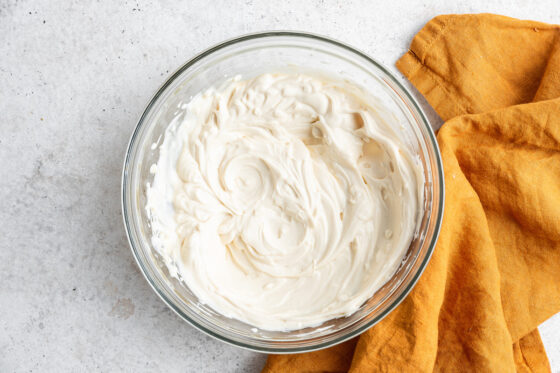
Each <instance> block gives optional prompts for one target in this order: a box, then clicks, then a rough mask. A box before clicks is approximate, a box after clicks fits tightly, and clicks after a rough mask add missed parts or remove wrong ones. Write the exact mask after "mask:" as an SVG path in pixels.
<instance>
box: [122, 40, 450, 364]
mask: <svg viewBox="0 0 560 373" xmlns="http://www.w3.org/2000/svg"><path fill="white" fill-rule="evenodd" d="M270 37H294V38H302V39H311V40H314V41H319V42H324V43H326V44H332V45H334V46H335V47H339V48H342V49H345V50H347V51H349V52H351V53H353V54H355V55H357V56H359V57H361V58H363V59H364V60H366V61H367V62H368V63H371V64H373V65H374V66H375V67H376V68H378V69H379V70H381V71H382V72H383V73H384V74H385V75H386V77H387V78H388V79H389V80H390V81H391V83H393V84H395V85H396V86H397V88H398V89H400V90H401V92H402V93H403V94H404V95H405V96H406V98H407V99H408V101H409V103H410V104H411V105H412V107H413V109H414V110H415V111H416V112H417V114H418V116H419V118H420V120H421V122H422V124H423V125H424V127H425V129H426V130H427V133H428V138H429V140H430V141H429V142H430V145H431V146H432V149H433V151H434V154H435V163H436V171H437V174H438V175H439V183H438V184H439V185H438V187H439V188H438V189H439V196H438V197H439V201H440V203H439V206H438V210H437V211H436V215H435V226H434V232H433V235H432V237H431V241H430V243H429V246H428V251H427V253H426V255H425V257H424V258H423V259H422V262H421V263H420V265H419V267H418V270H417V271H416V272H415V273H414V274H413V275H412V278H411V280H410V282H409V283H408V285H407V286H406V288H405V289H404V290H403V292H402V293H401V294H399V295H398V296H397V297H396V299H395V300H394V301H393V303H391V304H390V305H389V306H388V307H387V308H386V309H385V310H384V311H383V312H382V313H381V314H379V315H378V316H376V317H374V318H373V319H371V320H370V321H368V322H367V323H365V324H364V325H362V326H361V327H359V328H356V329H355V330H353V331H351V332H349V333H347V334H345V335H343V336H342V337H339V338H336V339H333V340H332V341H327V342H322V343H318V344H316V345H310V346H303V347H287V348H281V349H279V348H274V347H263V346H255V345H251V344H248V343H243V342H240V341H237V340H235V339H232V338H229V337H226V336H224V335H222V334H219V333H216V332H214V331H212V330H209V329H207V328H206V327H204V326H203V325H200V324H199V323H197V322H196V321H195V320H193V319H191V318H190V317H189V316H187V315H186V314H185V313H183V312H182V310H181V309H180V308H179V307H177V306H176V305H175V304H174V302H173V301H172V300H170V299H168V298H167V296H166V295H165V294H164V293H163V292H162V291H161V290H160V289H159V287H158V286H156V284H155V283H154V281H153V280H152V279H151V277H150V276H149V275H148V273H147V269H146V268H145V266H144V264H143V262H142V260H141V258H140V254H139V253H138V249H137V248H136V246H135V243H134V241H133V239H132V238H131V231H132V227H131V226H132V223H131V222H130V220H131V219H132V217H129V216H128V214H127V211H128V209H127V185H128V183H127V176H128V175H129V174H130V172H129V170H130V169H131V167H132V166H133V165H132V162H130V157H131V150H132V148H133V145H134V144H135V141H136V140H137V137H138V133H139V131H140V129H141V128H142V127H143V126H144V124H145V118H146V116H147V115H148V114H149V113H150V110H151V109H152V107H153V106H154V105H155V104H156V102H157V101H158V99H159V97H160V96H161V95H162V94H163V93H164V92H165V90H166V89H167V87H168V86H169V85H171V84H172V83H173V82H174V81H175V80H176V79H177V78H178V77H179V76H180V75H181V74H182V73H183V72H184V71H186V70H187V69H188V68H189V67H191V66H192V65H194V64H195V63H197V62H198V61H200V60H202V59H203V58H205V57H207V56H209V55H211V54H212V53H214V52H216V51H219V50H221V49H223V48H226V47H229V46H232V45H234V44H237V43H241V42H244V41H249V40H254V39H265V38H270ZM123 163H124V164H123V170H122V174H121V212H122V217H123V223H124V227H125V231H126V237H127V240H128V243H129V246H130V249H131V251H132V254H133V256H134V259H135V261H136V264H137V265H138V267H139V268H140V272H142V275H143V276H144V278H145V279H146V281H147V282H148V284H149V285H150V287H151V288H152V289H153V290H154V292H155V293H156V294H157V295H158V296H159V298H160V299H161V300H162V301H163V302H164V303H165V304H166V305H167V306H168V307H169V308H170V309H171V310H173V312H175V313H176V314H177V315H178V316H179V317H180V318H181V319H183V320H184V321H186V322H187V323H188V324H190V325H191V326H193V327H195V328H196V329H198V330H200V331H202V332H203V333H205V334H206V335H208V336H210V337H213V338H215V339H217V340H219V341H221V342H225V343H227V344H229V345H232V346H236V347H240V348H243V349H246V350H250V351H255V352H261V353H274V354H289V353H303V352H310V351H316V350H321V349H324V348H328V347H332V346H335V345H337V344H340V343H343V342H345V341H347V340H349V339H351V338H353V337H356V336H358V335H360V334H362V333H363V332H365V331H366V330H368V329H369V328H371V327H372V326H374V325H375V324H377V323H378V322H380V321H381V320H382V319H383V318H385V317H386V316H387V315H388V314H389V313H391V312H392V311H393V310H394V309H395V308H396V307H397V306H398V305H399V304H400V303H401V302H402V301H403V300H404V299H405V298H406V297H407V295H408V294H409V293H410V291H411V290H412V289H413V288H414V286H415V285H416V283H417V282H418V280H419V278H420V276H421V275H422V273H423V272H424V270H425V269H426V266H427V264H428V262H429V261H430V259H431V257H432V254H433V252H434V249H435V246H436V243H437V240H438V238H439V233H440V230H441V225H442V220H443V212H444V205H445V180H444V171H443V163H442V159H441V152H440V149H439V146H438V142H437V140H436V136H435V133H434V130H433V128H432V126H431V125H430V122H429V120H428V119H427V117H426V114H425V113H424V111H423V110H422V108H421V107H420V105H419V104H418V102H417V100H416V99H415V98H414V97H413V95H412V94H411V93H410V91H409V90H408V89H407V88H406V87H405V86H404V85H403V84H402V83H400V82H399V81H398V79H397V78H396V77H395V76H394V74H393V73H392V72H390V71H389V69H388V68H387V67H385V66H384V65H383V64H382V63H380V62H378V61H377V60H375V59H374V58H372V57H370V56H369V55H367V54H366V53H364V52H362V51H360V50H358V49H356V48H354V47H352V46H350V45H348V44H346V43H344V42H341V41H338V40H335V39H332V38H330V37H326V36H322V35H318V34H314V33H309V32H303V31H264V32H255V33H248V34H244V35H241V36H238V37H234V38H231V39H228V40H225V41H223V42H221V43H218V44H216V45H214V46H212V47H210V48H208V49H206V50H204V51H202V52H200V53H198V54H196V55H195V56H194V57H192V58H191V59H189V60H187V61H186V62H185V63H184V64H183V65H181V66H180V67H178V68H177V69H176V70H175V71H174V72H173V73H172V74H170V75H169V77H168V78H167V79H166V80H165V82H164V83H162V84H161V86H160V87H159V88H158V89H157V90H156V92H155V94H154V95H153V96H152V97H151V99H150V100H149V101H148V104H147V105H146V108H145V109H144V111H143V112H142V114H141V116H140V118H139V119H138V121H137V123H136V126H135V128H134V131H133V132H132V134H131V136H130V139H129V141H128V145H127V148H126V154H125V157H124V162H123Z"/></svg>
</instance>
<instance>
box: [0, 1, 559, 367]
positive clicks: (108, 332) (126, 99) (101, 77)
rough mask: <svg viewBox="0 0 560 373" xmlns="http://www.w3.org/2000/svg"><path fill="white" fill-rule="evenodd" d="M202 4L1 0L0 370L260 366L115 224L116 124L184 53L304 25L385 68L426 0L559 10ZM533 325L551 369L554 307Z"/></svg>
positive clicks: (536, 14) (428, 11)
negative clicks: (208, 328)
mask: <svg viewBox="0 0 560 373" xmlns="http://www.w3.org/2000/svg"><path fill="white" fill-rule="evenodd" d="M209 3H210V2H208V3H207V2H206V1H204V0H196V1H190V2H177V1H171V0H162V1H147V2H146V1H138V2H136V1H125V2H114V1H96V2H94V1H56V2H55V1H52V2H47V1H41V2H39V1H37V2H32V1H13V0H11V1H10V0H8V1H6V0H0V130H1V132H0V133H1V134H0V162H1V164H0V206H1V208H0V222H1V224H0V280H1V283H2V285H1V287H0V314H1V315H2V316H1V317H0V351H1V353H0V371H2V372H12V371H17V372H24V371H41V372H45V371H50V372H55V371H56V372H58V371H119V370H121V371H134V372H141V371H146V372H147V371H150V372H154V371H172V372H176V371H177V372H180V371H185V372H191V371H192V372H205V371H206V372H217V371H219V372H237V371H248V372H254V371H258V370H259V369H260V367H261V366H262V364H263V362H264V358H265V357H264V355H259V354H255V353H251V352H247V351H244V350H240V349H237V348H234V347H231V346H228V345H225V344H222V343H220V342H217V341H215V340H213V339H211V338H209V337H206V336H205V335H203V334H202V333H200V332H198V331H197V330H195V329H193V328H192V327H190V326H188V325H187V324H185V323H184V322H182V321H181V320H180V319H179V318H178V317H177V316H175V315H174V314H173V313H172V312H171V311H169V310H168V309H167V308H166V307H165V306H164V304H163V303H162V302H161V301H160V300H159V299H158V298H157V297H156V295H155V294H154V293H153V292H152V291H151V289H150V288H149V286H148V284H147V283H146V282H145V280H144V279H143V278H142V276H141V274H140V273H139V271H138V270H137V268H136V265H135V263H134V260H133V258H132V255H131V253H130V250H129V248H128V244H127V242H126V238H125V234H124V231H123V227H122V222H121V212H120V200H119V188H120V172H121V163H122V159H123V156H124V150H125V147H126V144H127V141H128V137H129V135H130V133H131V131H132V129H133V127H134V125H135V123H136V120H137V118H138V117H139V115H140V113H141V112H142V110H143V107H144V105H145V104H146V103H147V100H148V99H149V98H150V96H151V95H152V93H153V92H154V91H155V89H156V88H157V87H158V86H159V84H160V83H162V81H163V80H164V79H165V78H166V77H167V76H168V74H169V72H170V71H172V70H174V69H175V68H177V67H178V66H179V65H181V64H182V63H183V62H184V61H185V60H187V59H188V58H190V57H192V56H193V55H194V54H195V53H197V52H199V51H201V50H203V49H205V48H207V47H209V46H211V45H212V44H214V43H217V42H219V41H221V40H223V39H226V38H231V37H233V36H236V35H239V34H243V33H247V32H252V31H260V30H268V29H300V30H305V31H312V32H316V33H321V34H325V35H329V36H331V37H334V38H337V39H340V40H342V41H345V42H348V43H350V44H352V45H354V46H356V47H358V48H360V49H362V50H364V51H366V52H367V53H370V54H371V55H373V56H375V57H376V58H377V59H379V60H380V61H381V62H383V63H385V64H386V65H388V66H389V67H390V68H391V69H392V70H393V71H396V70H395V68H394V67H393V64H394V62H395V60H396V59H397V58H398V57H399V56H400V55H401V54H402V53H403V52H404V51H405V50H406V49H407V46H408V43H409V42H410V39H411V37H412V36H413V35H414V33H415V32H416V31H418V30H419V28H420V27H421V26H422V25H423V24H424V23H425V22H427V21H428V20H429V19H430V18H431V17H433V16H435V15H437V14H442V13H454V12H461V13H463V12H482V11H488V12H497V13H502V14H506V15H511V16H515V17H520V18H530V19H537V20H541V21H545V22H558V21H559V20H560V7H558V3H557V1H556V0H546V1H541V2H538V3H530V2H525V1H486V0H476V1H471V2H470V5H454V4H452V2H449V1H444V0H437V1H434V2H431V3H428V2H423V1H418V0H415V1H404V0H393V1H391V2H389V3H387V5H385V6H376V5H375V2H371V1H363V2H354V1H343V2H328V1H308V2H305V1H301V0H296V1H278V2H272V1H271V2H268V3H267V2H258V1H254V2H253V1H245V2H237V3H236V2H234V1H214V2H212V3H213V5H212V6H210V5H208V4H209ZM48 4H51V6H49V5H48ZM273 4H277V5H273ZM399 75H400V74H399ZM428 110H429V109H428ZM430 113H431V111H430ZM431 116H432V118H433V119H434V120H435V121H437V118H436V117H435V116H434V115H433V114H431ZM541 331H542V335H543V339H544V341H545V345H546V347H547V350H548V352H549V357H550V360H551V364H552V366H553V371H554V372H560V344H559V339H560V338H559V336H560V317H559V316H556V317H555V318H553V319H552V320H550V321H548V322H547V323H545V324H544V325H543V326H542V328H541Z"/></svg>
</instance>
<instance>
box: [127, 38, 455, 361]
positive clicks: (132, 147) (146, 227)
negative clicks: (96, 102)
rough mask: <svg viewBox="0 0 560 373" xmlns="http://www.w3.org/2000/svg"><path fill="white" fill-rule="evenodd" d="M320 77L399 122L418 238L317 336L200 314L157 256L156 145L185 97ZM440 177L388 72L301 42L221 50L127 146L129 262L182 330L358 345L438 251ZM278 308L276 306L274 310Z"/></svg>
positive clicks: (198, 66)
mask: <svg viewBox="0 0 560 373" xmlns="http://www.w3.org/2000/svg"><path fill="white" fill-rule="evenodd" d="M302 70H304V71H305V70H313V71H319V72H322V73H325V74H329V75H334V76H336V77H338V78H342V79H347V80H349V81H351V82H353V83H355V84H358V85H361V86H362V87H364V88H365V89H366V90H368V91H370V92H371V93H372V94H373V95H374V96H376V97H377V98H378V99H379V100H380V101H382V102H383V104H384V105H386V106H387V107H388V108H390V110H392V111H393V112H394V113H395V115H396V116H397V118H396V120H397V121H398V122H400V123H401V124H402V125H403V127H404V128H401V129H399V131H400V132H401V133H402V136H403V139H405V142H406V144H407V146H410V148H411V149H412V151H413V152H414V153H415V154H417V155H418V156H419V158H420V160H421V162H422V166H423V169H424V179H425V180H424V181H425V184H424V185H425V190H424V213H423V215H422V216H419V220H420V222H419V225H418V226H419V229H418V234H417V235H416V236H415V238H414V241H413V242H412V243H411V244H410V247H409V249H408V252H407V254H406V257H405V258H403V262H402V265H401V267H400V268H399V269H398V271H397V272H396V273H395V274H394V276H393V277H392V278H391V280H390V281H389V282H387V283H386V284H385V285H384V286H383V287H382V288H381V289H380V290H379V291H377V292H376V293H375V294H374V295H373V296H372V297H371V298H370V299H369V300H368V301H367V302H366V303H364V304H363V305H362V306H361V307H360V308H359V309H358V311H356V312H355V313H354V314H352V315H350V316H347V317H343V318H337V319H333V320H330V321H328V322H326V323H324V324H322V325H320V326H318V327H313V328H306V329H302V330H296V331H286V332H282V331H266V330H257V329H255V328H254V327H252V326H251V325H248V324H246V323H243V322H241V321H238V320H234V319H230V318H227V317H224V316H222V315H220V314H219V313H217V312H215V311H214V310H213V309H211V308H210V307H208V306H206V305H204V304H201V303H200V302H199V301H198V298H197V297H196V296H195V295H194V294H193V293H192V292H191V291H190V290H189V288H188V287H187V286H186V285H185V284H183V283H181V282H179V281H177V280H176V279H174V278H172V277H171V276H170V275H169V273H168V271H167V268H166V266H165V264H164V263H163V262H162V261H161V260H160V258H159V256H158V253H157V252H155V250H153V248H152V244H151V241H150V237H151V228H150V224H149V220H148V218H147V216H146V210H145V208H144V206H145V203H146V183H148V182H151V180H152V179H153V175H152V174H150V172H149V169H150V166H151V165H152V164H154V163H156V161H157V159H158V156H159V150H158V148H157V147H153V146H152V144H154V143H156V142H158V140H160V137H161V136H162V134H163V133H164V131H165V129H166V127H167V125H168V124H169V122H170V121H171V119H172V118H173V117H174V115H175V111H176V108H177V105H178V103H179V102H180V101H181V99H184V97H189V96H194V95H196V94H197V93H199V92H200V91H203V90H205V89H207V88H208V87H210V86H217V85H219V84H220V83H222V82H223V81H224V80H225V79H227V78H229V77H233V76H235V75H238V74H240V75H241V76H243V77H244V78H247V77H252V76H255V75H257V74H260V73H264V72H270V71H302ZM443 194H444V185H443V169H442V165H441V158H440V154H439V149H438V146H437V143H436V140H435V136H434V133H433V131H432V129H431V127H430V125H429V122H428V121H427V119H426V117H425V115H424V114H423V113H422V110H421V109H420V108H419V106H418V104H417V103H416V101H415V100H414V98H413V97H412V96H411V95H410V93H409V92H408V91H407V90H406V89H405V88H404V87H403V86H402V85H401V84H399V82H398V81H397V79H395V78H394V77H393V76H392V75H391V73H390V72H389V71H387V69H386V68H384V67H383V66H382V65H381V64H379V63H378V62H376V61H375V60H374V59H372V58H371V57H368V56H367V55H365V54H364V53H362V52H359V51H357V50H355V49H353V48H351V47H349V46H347V45H345V44H342V43H340V42H337V41H334V40H330V39H327V38H324V37H321V36H316V35H310V34H305V33H297V32H267V33H260V34H252V35H247V36H243V37H240V38H237V39H234V40H230V41H227V42H224V43H222V44H220V45H217V46H215V47H213V48H211V49H209V50H207V51H205V52H203V53H201V54H199V55H198V56H196V57H195V58H193V59H192V60H190V61H189V62H187V63H186V64H185V65H183V66H182V67H181V68H179V70H177V72H175V73H174V74H173V75H172V76H171V77H170V78H169V79H168V80H167V81H166V82H165V83H164V84H163V86H162V87H161V88H160V89H159V90H158V91H157V93H156V94H155V95H154V97H153V98H152V100H151V101H150V103H149V104H148V106H147V108H146V110H145V111H144V113H143V115H142V117H141V118H140V120H139V122H138V125H137V126H136V129H135V130H134V133H133V134H132V137H131V139H130V143H129V146H128V150H127V153H126V159H125V163H124V170H123V179H122V198H123V199H122V204H123V206H122V207H123V217H124V223H125V227H126V231H127V234H128V238H129V241H130V246H131V248H132V252H133V254H134V257H135V258H136V261H137V262H138V265H139V267H140V269H141V270H142V272H143V273H144V275H145V277H146V279H147V280H148V282H149V283H150V285H151V286H152V288H153V289H154V291H155V292H156V293H157V294H158V295H159V296H160V297H161V299H162V300H163V301H164V302H165V303H166V304H167V305H168V306H169V307H170V308H171V309H173V310H174V311H175V312H176V313H177V314H178V315H179V316H180V317H182V318H183V319H184V320H185V321H187V322H189V323H190V324H192V325H194V326H195V327H197V328H198V329H200V330H202V331H203V332H206V333H208V334H209V335H211V336H213V337H216V338H218V339H220V340H222V341H225V342H228V343H231V344H233V345H236V346H240V347H244V348H248V349H251V350H255V351H261V352H272V353H288V352H290V353H294V352H304V351H310V350H317V349H321V348H325V347H328V346H332V345H334V344H337V343H340V342H343V341H345V340H347V339H349V338H351V337H354V336H356V335H358V334H360V333H362V332H364V331H365V330H367V329H368V328H370V327H372V326H373V325H374V324H375V323H377V322H379V321H380V320H381V319H383V317H385V316H386V315H387V314H388V313H389V312H391V311H392V310H393V309H394V308H395V307H396V306H397V305H398V304H399V303H400V302H401V301H402V300H403V299H404V297H405V296H406V295H407V294H408V293H409V292H410V290H411V289H412V287H413V286H414V284H415V283H416V281H417V280H418V278H419V277H420V275H421V273H422V271H423V270H424V268H425V267H426V264H427V263H428V260H429V258H430V256H431V254H432V251H433V250H434V246H435V244H436V240H437V236H438V233H439V229H440V225H441V220H442V216H443V201H444V198H443ZM271 301H274V300H271Z"/></svg>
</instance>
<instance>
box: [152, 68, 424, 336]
mask: <svg viewBox="0 0 560 373" xmlns="http://www.w3.org/2000/svg"><path fill="white" fill-rule="evenodd" d="M399 126H400V123H399V122H398V121H397V120H396V118H395V117H394V116H392V115H390V114H389V113H388V112H387V111H386V110H385V109H384V108H383V107H382V106H381V105H380V104H379V103H377V102H376V101H375V100H374V99H373V98H372V97H371V96H369V95H368V94H366V93H365V92H364V91H362V90H361V89H360V88H358V87H356V86H354V85H351V84H349V83H344V82H341V81H335V80H330V79H327V78H325V77H323V76H319V75H317V76H315V75H306V74H264V75H260V76H258V77H256V78H252V79H248V80H241V79H240V78H239V77H237V78H235V79H231V80H229V81H228V82H226V83H225V84H224V85H222V86H221V87H219V88H217V89H214V88H211V89H209V90H207V91H206V92H204V93H202V94H199V95H197V96H196V97H194V98H193V99H192V100H191V101H190V102H189V103H188V104H184V105H183V106H182V107H181V110H180V112H179V113H178V115H177V116H176V118H175V120H174V121H173V122H172V123H171V124H170V126H169V127H168V129H167V131H166V133H165V136H164V141H163V143H162V145H161V146H160V149H159V150H160V157H159V160H158V162H157V164H155V165H154V166H152V172H153V173H154V180H153V183H152V184H151V185H149V186H148V189H147V205H146V208H147V211H148V215H149V217H150V220H151V224H152V231H153V236H152V243H153V245H154V247H155V248H156V250H157V251H158V252H159V254H160V255H161V256H162V258H163V259H164V261H165V263H166V265H167V266H168V268H169V271H170V272H171V274H172V275H174V276H176V277H178V278H179V279H181V281H183V282H184V283H185V284H186V285H187V286H188V287H189V288H190V289H191V291H193V293H194V294H195V295H196V296H197V297H198V298H199V299H200V301H201V302H202V303H205V304H207V305H209V306H210V307H212V308H213V309H215V310H216V311H217V312H219V313H221V314H223V315H225V316H228V317H232V318H236V319H239V320H241V321H244V322H247V323H249V324H251V325H253V326H256V327H258V328H262V329H267V330H294V329H300V328H304V327H309V326H316V325H319V324H321V323H323V322H325V321H327V320H329V319H332V318H336V317H341V316H346V315H350V314H352V313H353V312H355V311H356V310H357V309H358V308H359V307H360V306H361V305H362V304H363V303H364V302H365V301H366V300H367V299H368V298H370V297H371V296H372V295H373V294H374V292H375V291H376V290H378V289H379V288H380V287H381V286H382V285H383V284H384V283H385V282H387V281H388V280H389V279H390V278H391V276H392V275H393V274H394V273H395V271H396V270H397V268H398V267H399V265H400V263H401V261H402V259H403V257H404V255H405V253H406V251H407V249H408V247H409V245H410V242H411V241H412V239H413V236H414V234H415V232H416V228H417V220H418V216H420V215H421V212H422V200H423V177H422V167H421V164H420V161H419V159H417V158H416V157H415V156H414V155H413V153H412V152H411V151H410V150H409V147H408V146H406V145H405V143H404V141H403V140H402V138H403V135H402V133H400V127H399Z"/></svg>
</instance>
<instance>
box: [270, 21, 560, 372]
mask: <svg viewBox="0 0 560 373" xmlns="http://www.w3.org/2000/svg"><path fill="white" fill-rule="evenodd" d="M559 34H560V28H559V27H558V26H555V25H547V24H543V23H539V22H533V21H521V20H516V19H512V18H508V17H503V16H497V15H491V14H477V15H447V16H439V17H436V18H434V19H433V20H431V21H430V22H429V23H428V24H427V25H426V26H425V27H424V28H423V29H422V30H420V31H419V32H418V34H417V35H416V36H415V37H414V39H413V41H412V43H411V46H410V50H409V51H408V52H407V53H406V54H405V55H404V56H403V57H402V58H401V59H400V60H399V61H398V62H397V67H398V68H399V70H400V71H401V72H402V73H403V74H404V75H405V76H406V77H407V78H408V79H409V80H410V81H411V82H412V83H413V85H414V86H415V87H416V88H417V89H418V90H419V92H420V93H422V94H423V95H424V96H425V97H426V99H427V100H428V102H429V103H430V104H431V105H432V106H433V107H434V109H435V110H436V112H437V113H438V114H439V115H440V116H441V117H442V118H443V119H444V120H446V123H445V124H444V125H443V127H442V128H441V130H440V131H439V133H438V143H439V145H440V150H441V154H442V160H443V165H444V172H445V182H446V200H445V215H444V220H443V224H442V229H441V233H440V238H439V241H438V244H437V246H436V249H435V251H434V254H433V256H432V259H431V261H430V263H429V264H428V266H427V268H426V270H425V272H424V274H423V275H422V277H421V278H420V280H419V282H418V284H417V285H416V287H415V288H414V290H413V291H412V292H411V293H410V295H409V296H408V297H407V298H406V299H405V300H404V301H403V303H402V304H401V305H399V307H397V309H395V310H394V311H393V312H392V313H391V314H390V315H388V316H387V317H386V318H385V319H384V320H383V321H381V322H380V323H378V324H377V325H375V326H374V327H373V328H371V329H370V330H369V331H367V332H365V333H363V334H362V335H361V336H360V337H359V338H358V339H357V340H356V339H355V340H353V341H350V342H346V343H344V344H342V345H339V346H335V347H333V348H331V349H327V350H323V351H318V352H314V353H311V354H300V355H282V356H280V355H277V356H275V355H271V356H270V357H269V360H268V362H267V365H266V367H265V369H264V372H267V373H271V372H304V371H305V372H343V371H350V372H372V371H375V372H377V371H382V372H384V371H387V372H389V371H395V372H399V371H400V372H408V371H414V372H416V371H421V372H430V371H438V372H439V371H519V372H546V371H550V367H549V365H548V361H547V358H546V354H545V351H544V347H543V345H542V342H541V340H540V336H539V334H538V330H537V329H536V328H537V326H538V325H539V324H540V323H542V322H543V321H545V320H546V319H547V318H549V317H550V316H552V315H553V314H555V313H556V312H558V311H560V46H559V43H560V36H559ZM341 354H342V355H341ZM342 356H346V358H343V357H342ZM319 362H320V363H319Z"/></svg>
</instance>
